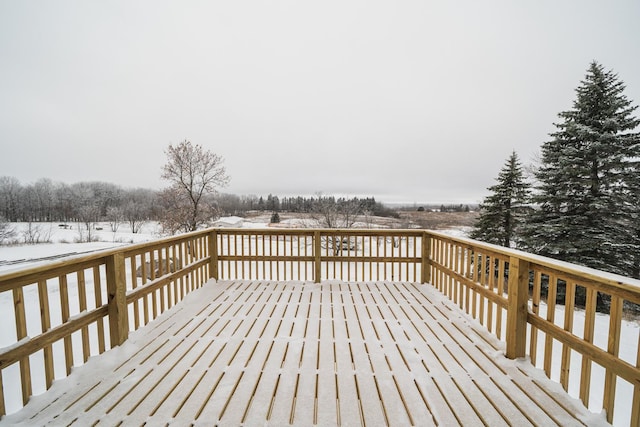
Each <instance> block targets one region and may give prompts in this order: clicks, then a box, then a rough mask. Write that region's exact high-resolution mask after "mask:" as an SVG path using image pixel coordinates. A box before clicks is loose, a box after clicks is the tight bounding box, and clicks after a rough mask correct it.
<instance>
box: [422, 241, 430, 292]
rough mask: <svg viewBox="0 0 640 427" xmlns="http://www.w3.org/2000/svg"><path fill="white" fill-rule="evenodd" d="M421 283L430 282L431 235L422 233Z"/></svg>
mask: <svg viewBox="0 0 640 427" xmlns="http://www.w3.org/2000/svg"><path fill="white" fill-rule="evenodd" d="M421 267H422V283H430V282H431V236H429V235H428V234H427V232H426V231H425V232H423V233H422V263H421Z"/></svg>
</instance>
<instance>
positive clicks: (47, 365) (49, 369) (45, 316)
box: [38, 267, 95, 390]
mask: <svg viewBox="0 0 640 427" xmlns="http://www.w3.org/2000/svg"><path fill="white" fill-rule="evenodd" d="M94 268H95V267H94ZM38 300H39V302H40V326H41V328H42V332H43V333H44V332H47V331H49V329H50V328H51V314H50V312H49V292H48V288H47V282H46V280H40V281H39V282H38ZM43 360H44V378H45V386H46V388H47V390H49V388H51V385H52V384H53V380H54V378H55V376H54V370H53V353H52V349H51V346H50V345H46V346H44V347H43Z"/></svg>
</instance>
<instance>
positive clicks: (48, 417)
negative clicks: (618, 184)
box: [0, 281, 606, 426]
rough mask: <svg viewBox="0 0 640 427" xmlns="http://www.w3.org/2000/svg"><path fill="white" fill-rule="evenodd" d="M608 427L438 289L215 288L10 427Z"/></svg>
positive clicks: (244, 284) (78, 373)
mask: <svg viewBox="0 0 640 427" xmlns="http://www.w3.org/2000/svg"><path fill="white" fill-rule="evenodd" d="M121 422H122V424H123V425H142V424H144V423H146V425H150V426H152V425H167V424H168V425H176V426H177V425H180V426H182V425H190V424H192V423H193V424H194V425H207V426H208V425H213V424H217V425H221V426H222V425H228V426H238V425H246V426H253V425H274V426H280V425H289V424H293V425H300V426H308V425H311V424H316V425H323V426H325V425H344V426H346V425H349V426H352V425H368V426H379V425H385V424H388V425H398V426H405V425H420V426H422V425H435V424H438V425H446V426H450V425H458V424H462V425H482V424H485V425H491V426H499V425H517V426H523V425H531V424H534V425H606V423H605V422H604V419H603V416H601V415H595V414H592V413H590V412H588V411H587V410H586V409H585V408H584V407H583V406H582V405H581V404H580V402H579V401H577V400H574V399H572V398H570V397H569V396H568V395H567V394H565V393H564V391H563V390H562V388H561V387H560V386H559V385H558V384H555V383H552V382H551V381H550V380H548V379H546V377H544V375H543V374H542V372H540V371H538V370H536V369H534V368H533V367H531V366H530V365H529V364H528V363H527V362H526V361H524V360H521V361H511V360H508V359H506V358H504V356H503V349H502V344H500V343H499V342H498V341H497V339H495V338H493V337H492V336H491V335H489V334H488V333H487V332H485V331H484V330H482V329H481V326H480V325H479V324H477V323H476V322H475V321H473V320H470V319H469V318H468V317H466V316H465V315H464V314H462V313H461V312H460V311H459V310H458V308H457V307H456V306H455V305H453V304H451V303H450V302H449V301H448V300H447V299H445V298H444V297H443V296H442V295H441V294H439V293H438V292H437V291H436V290H435V289H433V288H431V287H430V286H425V285H419V284H414V283H384V282H375V283H350V284H347V283H340V282H326V283H323V284H315V283H309V282H306V283H303V282H264V281H223V282H217V283H216V282H213V281H212V282H209V283H207V285H205V286H204V287H203V288H201V289H199V290H197V291H195V292H193V293H192V294H190V295H188V296H187V298H186V299H185V300H184V301H183V302H182V303H180V304H178V305H177V306H175V307H174V308H173V309H171V310H169V311H168V312H166V313H164V314H163V315H162V316H160V317H159V318H158V319H156V320H155V321H154V322H152V323H150V324H149V325H148V326H146V327H144V328H142V329H140V330H138V331H136V332H134V333H132V334H131V335H130V337H129V340H128V341H127V342H126V343H125V344H124V345H123V346H121V347H118V348H115V349H113V350H111V351H109V352H107V353H105V354H103V355H102V356H98V357H94V358H92V359H91V360H90V361H89V362H88V363H87V364H86V365H84V366H83V367H79V368H76V369H74V372H73V373H72V375H70V376H69V377H68V378H66V379H64V380H61V381H58V382H56V383H55V384H54V385H53V387H52V389H51V390H50V391H49V392H47V393H44V394H42V395H40V396H36V397H34V398H32V400H31V401H30V402H29V404H28V405H27V406H26V407H25V408H24V409H22V410H21V411H19V412H18V413H16V414H13V415H9V416H7V417H5V418H4V419H2V420H1V421H0V425H29V426H31V425H46V424H50V425H69V424H75V425H105V426H109V425H118V424H119V423H121Z"/></svg>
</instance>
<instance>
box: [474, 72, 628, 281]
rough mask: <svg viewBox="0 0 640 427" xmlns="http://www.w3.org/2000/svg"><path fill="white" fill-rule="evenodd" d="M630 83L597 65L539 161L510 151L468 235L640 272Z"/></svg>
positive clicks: (578, 261)
mask: <svg viewBox="0 0 640 427" xmlns="http://www.w3.org/2000/svg"><path fill="white" fill-rule="evenodd" d="M624 89H625V86H624V83H623V82H622V81H621V80H620V79H619V78H618V76H617V75H616V74H614V73H613V72H612V71H608V70H605V69H604V67H603V66H602V65H600V64H598V63H597V62H593V63H591V65H590V67H589V68H588V70H587V73H586V76H585V78H584V80H582V81H581V83H580V86H579V87H578V88H577V89H576V99H575V101H574V102H573V107H572V108H571V109H570V110H567V111H563V112H561V113H559V114H558V117H559V119H560V120H559V121H558V123H555V124H554V126H555V128H556V130H555V131H554V132H553V133H551V134H550V140H549V141H547V142H544V143H543V144H542V147H541V156H540V158H539V160H538V162H537V163H536V164H534V165H531V166H529V167H528V168H525V167H524V166H523V165H522V163H521V162H520V160H519V158H518V155H517V153H515V152H513V153H512V154H511V155H510V156H509V158H508V159H507V161H506V163H505V164H504V166H503V168H502V169H501V170H500V172H499V174H498V177H497V179H496V184H495V185H493V186H491V187H489V188H488V189H489V191H490V195H489V196H487V197H486V198H485V199H484V201H483V203H482V205H481V209H480V216H479V219H478V221H477V223H476V225H475V227H474V229H473V230H472V232H471V234H470V236H471V237H472V238H475V239H479V240H483V241H486V242H489V243H494V244H498V245H503V246H507V247H510V246H512V247H516V248H519V249H523V250H526V251H529V252H533V253H536V254H540V255H544V256H549V257H552V258H556V259H560V260H563V261H568V262H572V263H575V264H579V265H584V266H588V267H592V268H596V269H599V270H604V271H608V272H612V273H617V274H622V275H625V276H629V277H635V278H639V277H640V221H639V219H640V134H639V133H638V132H637V131H636V129H637V127H638V125H640V120H638V119H637V118H636V117H634V116H633V112H634V111H635V110H636V109H637V106H633V105H632V102H631V101H630V100H629V99H628V98H627V97H626V96H625V95H624ZM527 170H528V171H530V173H528V174H527V173H526V171H527Z"/></svg>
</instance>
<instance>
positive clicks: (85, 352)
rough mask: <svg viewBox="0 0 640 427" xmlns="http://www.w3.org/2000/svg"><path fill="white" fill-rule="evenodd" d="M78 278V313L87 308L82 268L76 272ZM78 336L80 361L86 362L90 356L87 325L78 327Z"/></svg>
mask: <svg viewBox="0 0 640 427" xmlns="http://www.w3.org/2000/svg"><path fill="white" fill-rule="evenodd" d="M77 280H78V306H79V308H80V313H82V312H84V311H86V310H87V288H86V282H85V279H84V270H79V271H78V272H77ZM80 336H81V337H82V361H83V362H84V363H87V360H89V356H91V349H90V347H89V328H88V327H87V326H84V327H82V329H80Z"/></svg>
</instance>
